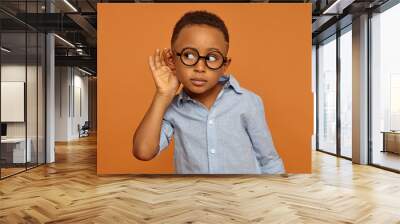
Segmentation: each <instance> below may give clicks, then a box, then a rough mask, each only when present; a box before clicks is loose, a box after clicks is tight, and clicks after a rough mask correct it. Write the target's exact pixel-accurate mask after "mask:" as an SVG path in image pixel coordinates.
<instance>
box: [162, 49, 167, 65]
mask: <svg viewBox="0 0 400 224" xmlns="http://www.w3.org/2000/svg"><path fill="white" fill-rule="evenodd" d="M165 58H166V57H165V49H164V50H163V51H162V52H161V65H162V66H165V65H166V64H165Z"/></svg>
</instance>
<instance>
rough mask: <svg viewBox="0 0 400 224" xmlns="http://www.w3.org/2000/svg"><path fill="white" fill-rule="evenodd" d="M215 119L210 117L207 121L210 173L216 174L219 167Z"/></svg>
mask: <svg viewBox="0 0 400 224" xmlns="http://www.w3.org/2000/svg"><path fill="white" fill-rule="evenodd" d="M215 131H216V130H215V119H213V118H212V117H211V116H208V121H207V142H208V158H209V172H210V173H214V172H215V171H216V166H218V162H217V158H216V133H215Z"/></svg>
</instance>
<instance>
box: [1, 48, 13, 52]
mask: <svg viewBox="0 0 400 224" xmlns="http://www.w3.org/2000/svg"><path fill="white" fill-rule="evenodd" d="M1 50H2V51H4V52H6V53H10V52H11V50H9V49H7V48H5V47H1Z"/></svg>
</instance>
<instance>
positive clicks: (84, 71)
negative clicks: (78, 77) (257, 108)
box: [78, 67, 93, 76]
mask: <svg viewBox="0 0 400 224" xmlns="http://www.w3.org/2000/svg"><path fill="white" fill-rule="evenodd" d="M78 70H79V71H81V72H83V73H85V74H87V75H90V76H92V75H93V74H92V73H90V72H88V71H86V70H83V69H81V68H79V67H78Z"/></svg>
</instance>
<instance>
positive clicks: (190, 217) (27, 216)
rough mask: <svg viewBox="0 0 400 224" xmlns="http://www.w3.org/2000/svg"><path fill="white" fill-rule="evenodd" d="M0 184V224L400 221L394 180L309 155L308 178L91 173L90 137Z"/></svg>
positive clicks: (399, 178)
mask: <svg viewBox="0 0 400 224" xmlns="http://www.w3.org/2000/svg"><path fill="white" fill-rule="evenodd" d="M56 149H57V150H56V151H57V154H56V163H55V164H51V165H47V166H41V167H39V168H36V169H33V170H29V171H28V172H25V173H22V174H19V175H16V176H13V177H10V178H8V179H5V180H2V181H0V223H44V222H47V223H372V224H377V223H385V224H386V223H400V175H399V174H395V173H391V172H387V171H384V170H380V169H377V168H374V167H369V166H359V165H353V164H351V162H350V161H347V160H343V159H338V158H335V157H333V156H330V155H326V154H323V153H319V152H315V153H314V154H313V167H314V168H313V174H310V175H289V176H288V177H281V176H241V175H235V176H185V177H178V176H173V175H167V176H165V175H158V176H146V175H141V176H137V175H136V176H135V175H124V176H110V177H99V176H97V175H96V164H95V162H96V140H95V138H94V137H90V138H84V139H83V140H81V141H76V142H70V143H68V144H57V147H56Z"/></svg>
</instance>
